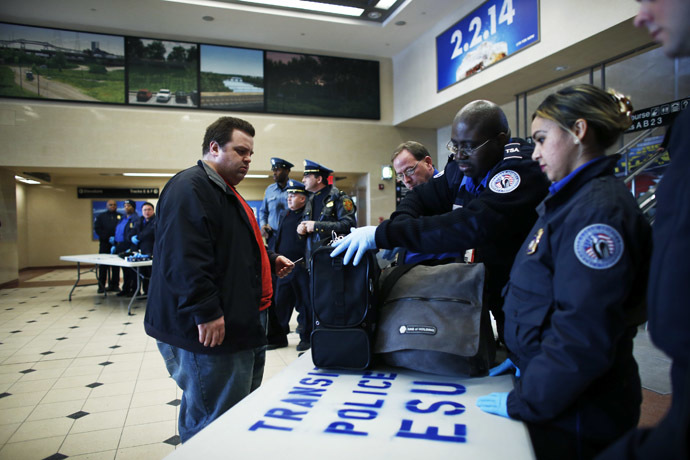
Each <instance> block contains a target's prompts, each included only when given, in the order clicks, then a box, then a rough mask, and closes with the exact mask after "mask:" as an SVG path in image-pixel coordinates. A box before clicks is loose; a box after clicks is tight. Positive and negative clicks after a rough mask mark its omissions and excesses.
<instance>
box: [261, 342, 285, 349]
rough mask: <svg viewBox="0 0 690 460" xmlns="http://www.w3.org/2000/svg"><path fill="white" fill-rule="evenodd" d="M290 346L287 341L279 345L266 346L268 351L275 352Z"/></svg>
mask: <svg viewBox="0 0 690 460" xmlns="http://www.w3.org/2000/svg"><path fill="white" fill-rule="evenodd" d="M287 346H288V343H287V340H286V341H285V342H279V343H269V344H268V345H266V350H275V349H277V348H285V347H287Z"/></svg>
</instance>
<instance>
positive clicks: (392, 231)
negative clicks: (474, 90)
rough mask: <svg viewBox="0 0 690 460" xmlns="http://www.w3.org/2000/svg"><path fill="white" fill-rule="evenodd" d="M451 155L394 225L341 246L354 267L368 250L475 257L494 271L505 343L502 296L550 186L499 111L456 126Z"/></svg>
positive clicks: (491, 288) (491, 281) (364, 231)
mask: <svg viewBox="0 0 690 460" xmlns="http://www.w3.org/2000/svg"><path fill="white" fill-rule="evenodd" d="M448 150H450V151H451V152H452V153H453V154H454V160H455V161H451V162H449V163H448V165H446V169H445V170H444V172H443V173H442V174H439V175H437V176H436V177H433V178H432V179H431V180H430V181H429V182H427V183H425V184H421V185H418V186H416V187H415V188H413V189H412V190H411V191H410V192H409V193H408V194H407V195H406V196H405V198H404V199H403V200H402V202H401V203H400V205H399V206H398V208H397V210H396V211H395V212H394V213H393V214H392V215H391V218H390V219H389V220H386V221H384V222H382V223H381V224H380V225H379V226H378V227H374V226H368V227H361V228H358V229H356V230H355V231H354V232H352V233H351V234H350V235H348V236H347V237H345V239H343V240H340V241H338V242H336V243H335V244H334V246H337V248H336V249H335V251H333V254H332V255H333V256H335V255H337V254H340V253H342V252H344V251H346V250H347V252H346V254H345V259H344V262H345V263H348V262H349V261H350V259H352V256H353V255H354V254H355V253H356V255H355V257H354V264H355V265H356V264H357V263H359V260H360V259H361V258H362V256H363V255H364V252H365V251H366V250H368V249H376V248H383V249H391V248H394V247H397V246H401V247H404V248H406V249H408V250H411V251H415V252H422V253H442V252H449V251H461V252H465V251H470V255H466V256H465V258H469V259H473V260H474V261H475V262H483V263H484V264H485V265H486V269H487V275H486V276H487V280H486V283H487V295H486V296H485V297H484V304H485V305H488V306H489V308H490V309H491V313H493V316H494V318H495V320H496V325H497V328H498V335H499V339H500V340H501V341H503V338H502V337H503V310H502V306H503V299H502V298H501V289H502V288H503V286H504V285H505V284H506V282H507V281H508V277H509V275H510V267H511V266H512V264H513V260H514V259H515V255H516V254H517V251H518V249H519V248H520V246H521V245H522V242H523V241H524V239H525V238H526V237H527V233H528V232H529V230H530V228H531V227H532V225H533V224H534V222H535V220H536V219H537V213H536V211H535V208H536V207H537V205H538V204H539V203H540V202H541V200H542V199H543V198H544V197H545V196H546V194H547V192H548V188H549V182H548V180H547V179H546V177H544V175H543V174H542V173H541V170H540V169H539V165H538V164H537V163H536V162H535V161H533V160H532V159H531V158H530V157H531V155H532V151H533V147H532V145H529V144H527V143H526V142H525V141H523V140H521V139H511V138H510V127H509V126H508V121H507V120H506V117H505V114H504V113H503V111H502V110H501V108H500V107H499V106H497V105H496V104H494V103H492V102H489V101H474V102H471V103H469V104H467V105H466V106H465V107H463V108H462V109H461V110H460V111H459V112H458V114H457V115H456V116H455V119H454V120H453V128H452V131H451V139H450V141H449V142H448Z"/></svg>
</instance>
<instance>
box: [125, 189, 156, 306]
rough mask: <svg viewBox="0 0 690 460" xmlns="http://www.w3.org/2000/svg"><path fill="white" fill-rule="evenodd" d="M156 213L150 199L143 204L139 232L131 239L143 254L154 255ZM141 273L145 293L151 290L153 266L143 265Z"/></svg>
mask: <svg viewBox="0 0 690 460" xmlns="http://www.w3.org/2000/svg"><path fill="white" fill-rule="evenodd" d="M155 227H156V213H155V211H154V208H153V204H152V203H149V202H148V201H147V202H146V203H144V204H142V205H141V219H139V224H138V225H137V234H136V235H134V236H133V237H132V238H131V240H132V243H134V244H135V245H136V247H137V249H139V251H140V252H141V253H142V254H146V255H148V256H153V243H154V241H155V238H156V235H155ZM139 273H140V274H141V277H142V285H143V289H144V295H146V294H148V292H149V281H150V279H151V267H141V268H140V269H139Z"/></svg>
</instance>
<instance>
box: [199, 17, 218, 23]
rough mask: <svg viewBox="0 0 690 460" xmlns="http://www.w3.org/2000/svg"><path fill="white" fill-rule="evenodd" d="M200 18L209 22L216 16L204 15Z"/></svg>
mask: <svg viewBox="0 0 690 460" xmlns="http://www.w3.org/2000/svg"><path fill="white" fill-rule="evenodd" d="M201 19H203V20H204V21H209V22H211V21H213V20H214V19H216V18H214V17H213V16H204V17H202V18H201Z"/></svg>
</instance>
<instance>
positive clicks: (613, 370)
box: [503, 156, 651, 442]
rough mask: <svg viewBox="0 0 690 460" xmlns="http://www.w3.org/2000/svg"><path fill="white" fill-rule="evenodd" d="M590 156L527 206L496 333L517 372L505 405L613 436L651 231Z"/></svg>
mask: <svg viewBox="0 0 690 460" xmlns="http://www.w3.org/2000/svg"><path fill="white" fill-rule="evenodd" d="M617 160H618V157H617V156H612V157H605V158H601V159H598V160H595V161H592V162H590V163H588V164H587V165H585V166H584V167H583V168H582V169H580V170H579V171H576V172H575V174H574V177H572V179H570V181H568V182H567V183H566V184H565V185H564V186H563V187H562V188H561V189H560V190H558V191H556V192H555V193H554V194H551V195H549V196H548V197H547V198H546V199H545V200H544V202H543V203H541V204H540V205H539V207H538V208H537V212H538V213H539V219H538V220H537V222H536V223H535V225H534V227H533V229H532V231H531V232H530V236H529V238H527V240H525V242H524V244H523V246H522V247H521V248H520V251H519V252H518V255H517V257H516V259H515V264H514V265H513V269H512V271H511V274H510V282H509V284H508V286H507V287H506V289H505V292H506V296H505V303H504V305H503V311H504V313H505V332H504V336H505V341H506V345H507V346H508V348H509V349H510V351H511V352H512V353H513V355H512V356H511V358H512V359H513V362H514V363H515V364H516V365H517V366H518V367H519V368H520V370H521V372H522V376H521V377H520V378H518V379H516V380H515V388H514V389H513V391H511V392H510V394H509V396H508V414H509V415H510V416H511V417H513V418H516V419H520V420H524V421H527V422H534V423H548V424H550V425H551V426H558V427H560V428H561V429H563V430H565V431H566V432H569V433H571V434H574V435H575V436H577V439H578V442H579V439H581V438H580V437H587V438H589V439H590V440H593V439H594V440H598V441H602V442H607V441H613V440H614V439H615V438H616V437H618V436H620V435H622V434H623V433H624V432H625V431H626V430H628V429H630V428H631V427H634V426H636V425H637V421H638V419H639V414H640V403H641V396H642V395H641V387H640V378H639V375H638V368H637V364H636V362H635V360H634V358H633V355H632V347H633V337H634V336H635V333H636V326H637V325H638V324H641V323H642V322H643V321H644V319H645V318H644V308H645V306H644V298H645V287H646V279H647V274H648V271H649V270H648V267H649V256H650V251H651V230H650V227H649V224H648V223H647V221H646V219H645V218H644V216H643V215H642V213H641V211H640V210H639V207H638V205H637V203H636V202H635V200H634V198H633V197H632V195H631V194H630V192H629V191H628V190H627V189H626V187H625V186H624V185H623V183H622V182H621V181H620V179H618V178H616V177H614V176H613V168H614V166H615V164H616V161H617Z"/></svg>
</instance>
